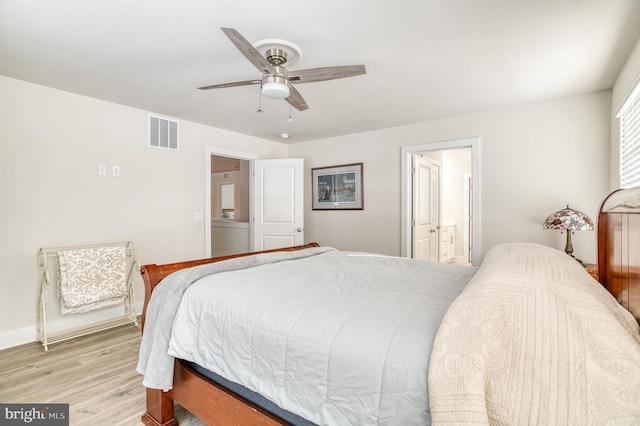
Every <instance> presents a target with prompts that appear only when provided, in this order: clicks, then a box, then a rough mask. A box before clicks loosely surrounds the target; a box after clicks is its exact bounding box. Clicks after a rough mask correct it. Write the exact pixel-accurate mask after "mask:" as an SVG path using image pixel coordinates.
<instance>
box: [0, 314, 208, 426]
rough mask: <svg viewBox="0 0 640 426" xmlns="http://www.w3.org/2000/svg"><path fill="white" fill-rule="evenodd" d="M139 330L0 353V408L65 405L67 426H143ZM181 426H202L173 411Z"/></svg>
mask: <svg viewBox="0 0 640 426" xmlns="http://www.w3.org/2000/svg"><path fill="white" fill-rule="evenodd" d="M140 338H141V336H140V329H139V328H137V327H135V326H133V325H127V326H122V327H119V328H115V329H112V330H108V331H102V332H99V333H95V334H92V335H90V336H84V337H79V338H76V339H73V340H68V341H66V342H60V343H56V344H54V345H50V346H49V351H48V352H45V351H44V349H43V348H42V345H41V344H40V343H30V344H27V345H22V346H18V347H15V348H10V349H5V350H3V351H0V402H3V403H35V404H46V403H68V404H69V417H70V425H72V426H76V425H78V426H80V425H92V426H93V425H98V426H100V425H105V426H110V425H132V426H138V425H142V422H140V417H141V416H142V414H143V413H144V411H145V410H144V407H145V399H144V398H145V390H144V387H143V386H142V376H141V375H139V374H138V373H137V372H136V364H137V362H138V350H139V348H140ZM176 419H177V420H178V421H179V422H180V424H181V425H183V426H196V425H204V424H205V423H203V422H201V421H200V420H199V419H197V418H195V417H194V416H193V415H191V413H189V412H188V411H186V410H184V409H182V407H176Z"/></svg>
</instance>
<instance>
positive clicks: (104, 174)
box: [98, 164, 107, 176]
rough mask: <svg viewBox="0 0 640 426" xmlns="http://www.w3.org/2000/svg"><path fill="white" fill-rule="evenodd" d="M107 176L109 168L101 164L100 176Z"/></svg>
mask: <svg viewBox="0 0 640 426" xmlns="http://www.w3.org/2000/svg"><path fill="white" fill-rule="evenodd" d="M106 175H107V166H105V165H104V164H100V165H99V166H98V176H106Z"/></svg>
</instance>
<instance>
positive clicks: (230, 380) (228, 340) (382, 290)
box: [138, 190, 640, 425]
mask: <svg viewBox="0 0 640 426" xmlns="http://www.w3.org/2000/svg"><path fill="white" fill-rule="evenodd" d="M639 214H640V192H639V191H638V190H624V191H616V192H614V193H613V194H611V195H610V196H609V197H607V199H606V200H605V202H604V203H603V204H602V206H601V209H600V214H599V226H598V277H599V280H600V282H601V283H602V284H600V283H598V282H597V281H595V280H594V279H593V278H591V276H590V275H589V274H588V273H587V272H586V271H585V270H584V268H583V267H582V266H581V265H580V264H578V263H577V262H575V261H574V260H573V259H571V258H569V257H568V256H566V254H564V253H563V252H560V251H558V250H555V249H551V248H548V247H543V246H539V245H536V244H524V243H522V244H505V245H501V246H498V247H495V248H493V249H492V250H490V251H489V253H487V255H486V256H485V260H484V261H483V264H482V266H481V267H480V268H479V269H478V270H476V269H475V268H468V267H463V266H455V265H441V264H432V263H430V262H420V261H413V260H410V259H402V258H395V257H390V256H380V255H374V254H370V253H353V252H341V251H338V250H335V249H331V248H327V247H319V246H318V245H317V244H314V243H312V244H308V245H305V246H300V247H293V248H288V249H283V250H275V251H274V250H271V251H268V252H264V253H260V254H256V253H247V254H242V255H236V256H227V257H222V258H212V259H202V260H197V261H189V262H181V263H175V264H167V265H145V266H143V267H142V274H143V278H144V282H145V292H146V297H145V307H144V312H143V327H144V332H143V343H142V346H141V356H140V362H139V364H138V371H139V372H140V373H141V374H144V381H143V383H144V384H145V386H146V392H147V407H146V408H147V411H146V413H145V414H144V416H143V417H142V421H143V423H144V424H146V425H175V424H177V421H176V420H175V418H174V414H173V410H174V403H178V404H180V405H182V406H183V407H185V408H186V409H188V410H189V411H191V412H192V413H194V414H195V415H197V416H198V417H199V418H201V419H202V420H203V421H205V422H206V423H207V424H221V425H252V424H267V425H269V424H271V425H276V424H295V425H298V424H299V425H309V424H390V425H393V424H429V423H431V422H432V421H433V423H434V424H443V423H450V424H469V423H478V424H488V423H493V424H500V423H501V424H518V423H522V424H524V423H526V424H535V423H541V424H543V423H546V424H602V423H604V422H607V421H609V422H611V423H612V424H616V423H622V424H633V422H638V421H639V419H640V332H639V328H638V322H637V321H638V318H640V299H639V298H638V296H639V293H640V291H639V290H640V275H639V271H640V265H639V264H640V253H639V252H638V248H639V244H640V243H639V242H640V228H639V224H640V221H639V220H638V219H639V218H640V216H639ZM297 268H299V269H297ZM305 270H306V271H309V270H310V271H312V273H311V274H308V275H300V274H302V273H303V272H302V271H305ZM288 277H293V283H285V282H286V281H291V280H289V279H288ZM424 277H428V278H427V279H426V280H425V279H423V278H424ZM378 279H380V280H378ZM160 283H162V285H160ZM299 289H302V291H301V293H302V295H300V294H297V293H296V292H298V290H299ZM607 290H608V291H607ZM228 291H230V292H228ZM612 295H613V296H612ZM632 314H633V315H635V318H634V316H633V315H632ZM347 320H349V321H347ZM212 321H213V322H212ZM216 321H217V322H216ZM201 344H202V347H201V346H200V345H201ZM154 346H157V348H154ZM427 377H428V380H427Z"/></svg>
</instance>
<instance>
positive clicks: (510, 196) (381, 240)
mask: <svg viewBox="0 0 640 426" xmlns="http://www.w3.org/2000/svg"><path fill="white" fill-rule="evenodd" d="M610 105H611V92H609V91H606V92H600V93H595V94H590V95H584V96H577V97H572V98H567V99H560V100H555V101H550V102H543V103H536V104H529V105H521V106H516V107H512V108H508V109H502V110H494V111H486V112H480V113H476V114H470V115H465V116H458V117H451V118H445V119H441V120H433V121H429V122H425V123H419V124H415V125H411V126H404V127H397V128H392V129H386V130H381V131H375V132H367V133H361V134H356V135H349V136H343V137H336V138H329V139H323V140H317V141H312V142H305V143H299V144H294V145H292V146H291V147H290V148H289V156H290V157H302V158H304V159H305V167H306V168H307V169H308V170H307V176H310V174H311V171H310V169H311V168H313V167H324V166H332V165H339V164H347V163H357V162H363V163H364V200H365V206H364V210H362V211H312V210H311V209H308V210H307V211H306V217H305V235H306V239H307V241H317V242H319V243H320V244H322V245H328V246H334V247H337V248H340V249H344V250H367V251H373V252H379V253H385V254H391V255H399V254H400V210H401V206H400V186H401V185H400V177H401V176H400V175H401V170H400V168H401V159H400V154H401V147H402V146H403V145H417V144H424V143H428V142H439V141H444V140H452V139H463V138H468V137H480V139H481V146H480V155H481V186H482V190H481V194H482V195H481V203H482V206H481V209H482V212H481V217H482V226H481V252H482V256H484V254H485V253H486V251H487V250H488V249H489V248H491V247H493V246H495V245H496V244H500V243H505V242H512V241H526V242H536V243H541V244H546V245H549V246H552V247H556V248H559V249H563V248H564V241H565V240H564V238H565V236H564V235H560V233H558V232H555V231H548V230H543V229H542V222H543V221H544V219H545V218H546V217H547V215H549V214H550V213H552V212H554V211H556V210H559V209H561V208H563V207H564V206H565V205H566V204H567V203H568V204H570V205H571V206H572V207H573V208H576V209H578V210H581V211H583V212H584V213H586V214H587V215H589V216H590V217H591V218H592V219H595V217H596V213H597V211H598V208H599V205H600V202H601V200H602V199H603V198H604V196H605V195H606V194H607V193H608V191H609V135H610V118H609V117H610ZM306 197H307V200H306V206H310V205H311V199H310V193H309V191H307V193H306ZM573 243H574V248H575V254H576V255H577V256H578V257H581V258H582V259H583V260H584V261H586V262H594V261H595V258H596V237H595V233H594V232H583V233H579V234H576V235H575V236H574V239H573Z"/></svg>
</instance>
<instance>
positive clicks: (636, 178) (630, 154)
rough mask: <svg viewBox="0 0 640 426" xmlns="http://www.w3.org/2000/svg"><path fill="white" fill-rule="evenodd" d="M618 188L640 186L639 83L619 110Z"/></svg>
mask: <svg viewBox="0 0 640 426" xmlns="http://www.w3.org/2000/svg"><path fill="white" fill-rule="evenodd" d="M618 118H619V119H620V187H621V188H635V187H637V186H640V82H638V83H636V86H635V87H634V89H633V91H632V92H631V94H630V95H629V97H628V98H627V100H626V101H625V102H624V104H623V105H622V108H620V113H619V114H618Z"/></svg>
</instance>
